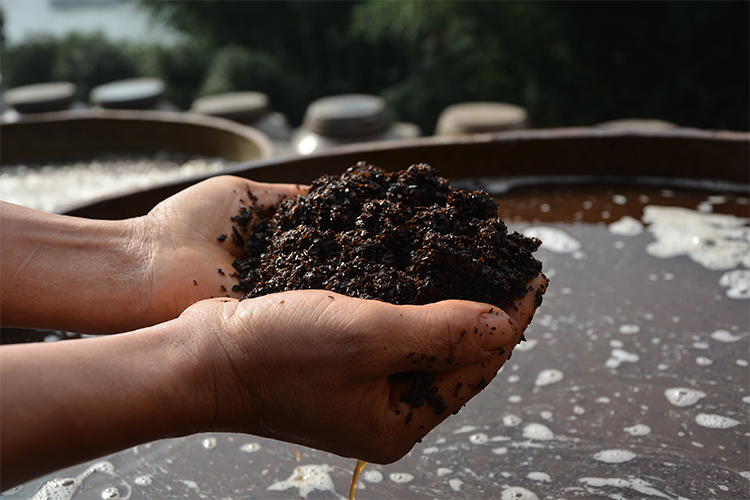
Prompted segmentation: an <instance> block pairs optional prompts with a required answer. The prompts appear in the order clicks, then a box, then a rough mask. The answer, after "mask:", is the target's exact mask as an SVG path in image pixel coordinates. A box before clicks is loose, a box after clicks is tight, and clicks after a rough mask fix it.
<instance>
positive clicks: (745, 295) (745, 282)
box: [719, 263, 750, 300]
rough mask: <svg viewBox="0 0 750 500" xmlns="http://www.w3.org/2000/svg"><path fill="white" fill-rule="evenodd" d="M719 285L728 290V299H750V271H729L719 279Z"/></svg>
mask: <svg viewBox="0 0 750 500" xmlns="http://www.w3.org/2000/svg"><path fill="white" fill-rule="evenodd" d="M745 265H748V264H747V263H745ZM719 285H720V286H722V287H724V288H728V290H727V297H729V298H730V299H738V300H741V299H750V270H747V269H735V270H734V271H728V272H726V273H724V274H723V275H722V276H721V278H719Z"/></svg>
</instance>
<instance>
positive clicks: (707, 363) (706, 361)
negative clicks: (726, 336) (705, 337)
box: [695, 356, 714, 366]
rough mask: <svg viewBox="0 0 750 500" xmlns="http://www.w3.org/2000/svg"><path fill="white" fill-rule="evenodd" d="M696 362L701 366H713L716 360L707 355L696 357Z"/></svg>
mask: <svg viewBox="0 0 750 500" xmlns="http://www.w3.org/2000/svg"><path fill="white" fill-rule="evenodd" d="M695 363H696V364H697V365H699V366H711V365H712V364H714V360H713V359H711V358H707V357H705V356H698V357H697V358H695Z"/></svg>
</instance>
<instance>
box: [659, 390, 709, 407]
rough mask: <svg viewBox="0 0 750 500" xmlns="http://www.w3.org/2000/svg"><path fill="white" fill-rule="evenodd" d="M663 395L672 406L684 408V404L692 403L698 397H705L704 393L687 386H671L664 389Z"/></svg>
mask: <svg viewBox="0 0 750 500" xmlns="http://www.w3.org/2000/svg"><path fill="white" fill-rule="evenodd" d="M664 396H665V397H666V398H667V401H669V402H670V403H672V404H673V405H674V406H679V407H680V408H684V407H686V406H691V405H694V404H695V403H697V402H698V401H699V400H700V399H702V398H705V397H706V393H705V392H703V391H699V390H697V389H690V388H688V387H672V388H670V389H667V390H666V391H664Z"/></svg>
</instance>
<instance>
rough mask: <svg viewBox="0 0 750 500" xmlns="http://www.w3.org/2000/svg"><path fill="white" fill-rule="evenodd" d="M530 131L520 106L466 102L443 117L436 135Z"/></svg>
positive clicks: (444, 113) (449, 107)
mask: <svg viewBox="0 0 750 500" xmlns="http://www.w3.org/2000/svg"><path fill="white" fill-rule="evenodd" d="M527 127H528V114H527V113H526V110H525V109H524V108H522V107H520V106H515V105H513V104H507V103H502V102H465V103H460V104H454V105H452V106H448V107H447V108H445V109H444V110H443V112H442V113H440V117H439V118H438V123H437V127H436V130H435V133H436V134H437V135H454V134H478V133H483V132H498V131H502V130H515V129H521V128H527Z"/></svg>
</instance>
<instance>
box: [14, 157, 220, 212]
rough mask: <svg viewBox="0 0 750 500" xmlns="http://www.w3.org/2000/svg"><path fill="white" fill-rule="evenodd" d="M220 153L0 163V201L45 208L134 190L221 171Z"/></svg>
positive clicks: (64, 206)
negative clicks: (211, 155)
mask: <svg viewBox="0 0 750 500" xmlns="http://www.w3.org/2000/svg"><path fill="white" fill-rule="evenodd" d="M228 165H229V163H228V162H227V161H225V160H222V159H220V158H196V157H188V156H186V155H182V154H177V153H170V152H166V151H165V152H163V153H158V154H156V155H150V156H145V155H142V156H138V155H108V156H101V157H97V158H95V159H85V160H77V161H66V162H49V163H47V164H37V163H23V164H20V163H19V164H13V165H0V200H2V201H8V202H11V203H15V204H17V205H22V206H25V207H29V208H35V209H37V210H42V211H45V212H55V211H60V210H63V209H64V208H66V207H70V206H73V205H76V204H78V203H83V202H86V201H91V200H94V199H96V198H100V197H104V196H114V195H118V194H122V193H126V192H128V191H131V190H133V189H144V188H147V187H150V186H154V185H157V184H163V183H166V182H170V181H174V180H177V179H184V178H186V177H190V176H193V175H199V174H207V173H212V172H219V171H220V170H223V169H224V168H226V167H227V166H228Z"/></svg>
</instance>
